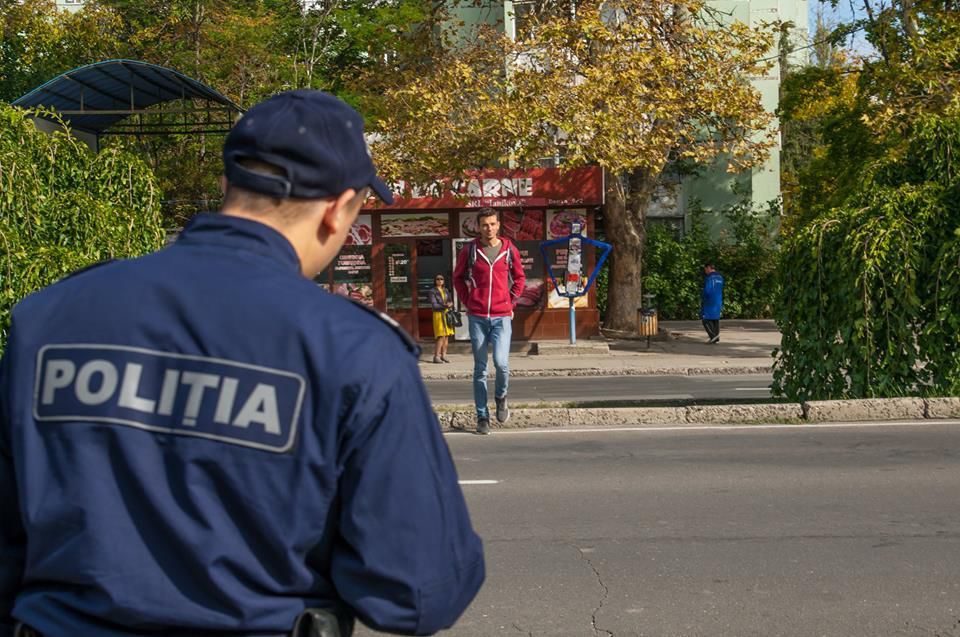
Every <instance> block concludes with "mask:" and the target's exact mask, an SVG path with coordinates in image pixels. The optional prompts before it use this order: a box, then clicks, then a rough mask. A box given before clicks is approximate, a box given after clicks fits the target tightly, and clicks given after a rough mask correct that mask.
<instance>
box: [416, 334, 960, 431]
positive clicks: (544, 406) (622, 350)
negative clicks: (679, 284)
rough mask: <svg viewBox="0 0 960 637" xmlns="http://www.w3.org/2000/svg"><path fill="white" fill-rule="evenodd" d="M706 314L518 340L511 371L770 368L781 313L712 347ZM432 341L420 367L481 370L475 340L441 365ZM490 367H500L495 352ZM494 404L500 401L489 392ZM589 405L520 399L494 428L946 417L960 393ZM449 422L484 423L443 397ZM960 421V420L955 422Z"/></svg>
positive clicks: (955, 413) (434, 373) (455, 425)
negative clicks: (602, 332)
mask: <svg viewBox="0 0 960 637" xmlns="http://www.w3.org/2000/svg"><path fill="white" fill-rule="evenodd" d="M706 341H707V336H706V333H705V332H704V330H703V327H702V326H701V325H700V323H699V322H698V321H665V322H662V323H661V324H660V334H659V335H658V336H657V337H656V338H653V339H651V340H650V344H649V347H648V345H647V340H646V339H642V340H617V339H605V338H598V339H589V340H583V341H578V343H577V346H576V347H571V346H570V345H569V343H568V342H566V341H541V342H538V343H531V344H515V349H519V350H521V351H514V352H512V353H511V354H510V375H511V376H616V375H645V374H663V375H678V374H683V375H694V374H698V375H709V374H770V373H771V371H772V370H771V365H772V363H773V357H772V352H773V350H774V349H775V348H777V347H779V345H780V332H779V331H778V330H777V326H776V324H775V323H774V322H773V321H763V320H761V321H738V320H730V321H723V322H722V324H721V332H720V342H719V343H717V344H715V345H711V344H709V343H707V342H706ZM432 345H433V344H432V343H424V344H423V346H424V353H423V355H422V356H421V358H420V370H421V372H422V373H423V376H424V378H426V379H469V378H471V377H472V375H473V356H472V354H471V353H470V344H469V342H467V343H462V342H458V343H454V344H452V345H451V348H450V354H449V355H448V358H449V359H450V361H451V362H450V363H441V364H436V363H433V362H432V360H433V347H432ZM488 370H489V373H490V375H491V376H492V375H493V373H494V369H493V362H492V360H491V361H490V362H489V363H488ZM491 402H492V399H491ZM591 403H592V404H591V405H590V406H589V407H588V406H583V405H580V404H564V403H540V404H536V405H515V408H513V409H511V414H512V415H511V418H510V420H509V421H508V422H507V423H506V424H504V425H500V424H498V423H496V421H493V422H492V423H491V425H492V427H493V429H494V431H496V430H497V429H504V428H506V429H513V428H527V427H533V428H552V427H596V426H641V427H650V426H700V425H704V424H761V423H766V424H769V423H785V424H800V423H842V422H866V421H872V422H876V421H886V422H890V421H917V420H927V419H933V420H941V421H944V420H946V421H953V422H958V423H960V421H958V420H957V419H960V398H957V397H946V398H926V399H922V398H888V399H864V400H829V401H810V402H804V403H787V402H776V401H773V400H770V401H767V402H764V403H756V404H744V403H734V402H733V401H731V404H727V405H716V404H706V405H697V404H692V405H688V406H682V407H616V406H603V399H602V397H598V400H596V401H591ZM434 408H435V409H436V411H437V416H438V418H439V420H440V424H441V426H442V427H443V428H444V429H445V430H447V431H451V430H452V431H457V430H459V431H464V432H471V431H473V429H474V427H475V426H476V415H475V413H474V412H473V408H472V406H469V407H468V406H465V405H442V404H436V405H434ZM951 419H952V420H951Z"/></svg>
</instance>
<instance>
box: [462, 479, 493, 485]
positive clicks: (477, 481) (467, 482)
mask: <svg viewBox="0 0 960 637" xmlns="http://www.w3.org/2000/svg"><path fill="white" fill-rule="evenodd" d="M499 482H500V481H499V480H460V484H497V483H499Z"/></svg>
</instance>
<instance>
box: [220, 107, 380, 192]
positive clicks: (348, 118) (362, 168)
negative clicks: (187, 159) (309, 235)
mask: <svg viewBox="0 0 960 637" xmlns="http://www.w3.org/2000/svg"><path fill="white" fill-rule="evenodd" d="M244 160H256V161H260V162H264V163H267V164H271V165H273V166H276V167H277V168H278V169H280V170H281V171H283V173H284V174H283V175H272V174H265V173H263V172H259V171H254V170H251V169H249V168H246V167H244V166H243V165H242V163H241V162H242V161H244ZM223 166H224V174H225V175H226V177H227V181H228V182H230V183H231V184H233V185H235V186H238V187H240V188H243V189H244V190H249V191H251V192H256V193H260V194H262V195H268V196H270V197H276V198H278V199H286V198H288V197H289V198H293V199H319V198H322V197H329V196H334V195H339V194H340V193H342V192H343V191H344V190H347V189H348V188H353V189H355V190H360V189H361V188H364V187H366V186H369V187H370V188H372V189H373V191H374V192H375V193H376V194H377V196H378V197H380V199H382V200H383V201H384V202H385V203H387V204H391V203H393V195H392V194H391V193H390V189H389V188H388V187H387V185H386V184H385V183H384V182H383V180H381V179H380V178H379V177H377V174H376V172H377V171H376V168H374V166H373V160H372V159H371V157H370V149H369V148H368V146H367V143H366V140H364V138H363V118H362V117H361V116H360V114H359V113H358V112H357V111H355V110H354V109H353V108H352V107H351V106H349V105H348V104H347V103H346V102H344V101H342V100H340V99H339V98H336V97H334V96H333V95H330V94H329V93H324V92H322V91H312V90H299V91H287V92H285V93H279V94H277V95H274V96H273V97H271V98H269V99H267V100H265V101H263V102H260V103H259V104H257V105H256V106H254V107H253V108H251V109H250V110H249V111H247V112H246V114H245V115H244V116H243V117H242V118H240V121H238V122H237V123H236V124H235V125H234V127H233V129H231V131H230V133H229V134H228V135H227V140H226V142H225V143H224V145H223Z"/></svg>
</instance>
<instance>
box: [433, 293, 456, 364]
mask: <svg viewBox="0 0 960 637" xmlns="http://www.w3.org/2000/svg"><path fill="white" fill-rule="evenodd" d="M433 285H434V287H433V288H432V289H431V290H430V292H429V294H428V296H429V298H430V307H432V308H433V337H434V338H435V339H436V340H435V342H434V345H433V362H434V363H449V362H450V361H449V360H448V359H447V344H448V341H449V340H450V337H451V336H453V328H452V327H450V326H449V325H447V319H446V313H447V309H448V308H451V307H453V298H452V297H451V296H450V293H449V292H447V290H446V289H444V287H443V275H442V274H438V275H437V276H436V277H434V279H433Z"/></svg>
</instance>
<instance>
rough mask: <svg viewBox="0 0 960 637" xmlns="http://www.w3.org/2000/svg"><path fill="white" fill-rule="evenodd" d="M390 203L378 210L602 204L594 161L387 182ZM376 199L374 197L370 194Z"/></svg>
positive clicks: (598, 170) (600, 175)
mask: <svg viewBox="0 0 960 637" xmlns="http://www.w3.org/2000/svg"><path fill="white" fill-rule="evenodd" d="M391 187H392V188H393V193H394V203H393V205H391V206H385V205H383V204H382V203H380V204H379V205H377V204H376V203H373V205H372V206H371V208H373V209H377V210H407V209H424V208H435V209H444V210H450V209H458V208H460V209H469V208H486V207H491V208H517V207H530V206H533V207H538V208H543V207H548V206H601V205H603V169H602V168H599V167H597V166H587V167H584V168H572V169H570V170H565V171H560V170H559V169H557V168H534V169H531V170H510V169H499V170H476V171H469V172H467V173H466V174H465V175H464V176H463V177H462V178H461V179H442V180H439V181H437V182H434V183H433V184H431V185H430V186H428V187H426V188H420V187H415V186H411V185H409V184H406V183H403V182H399V183H395V184H391ZM373 201H379V200H372V202H373Z"/></svg>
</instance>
